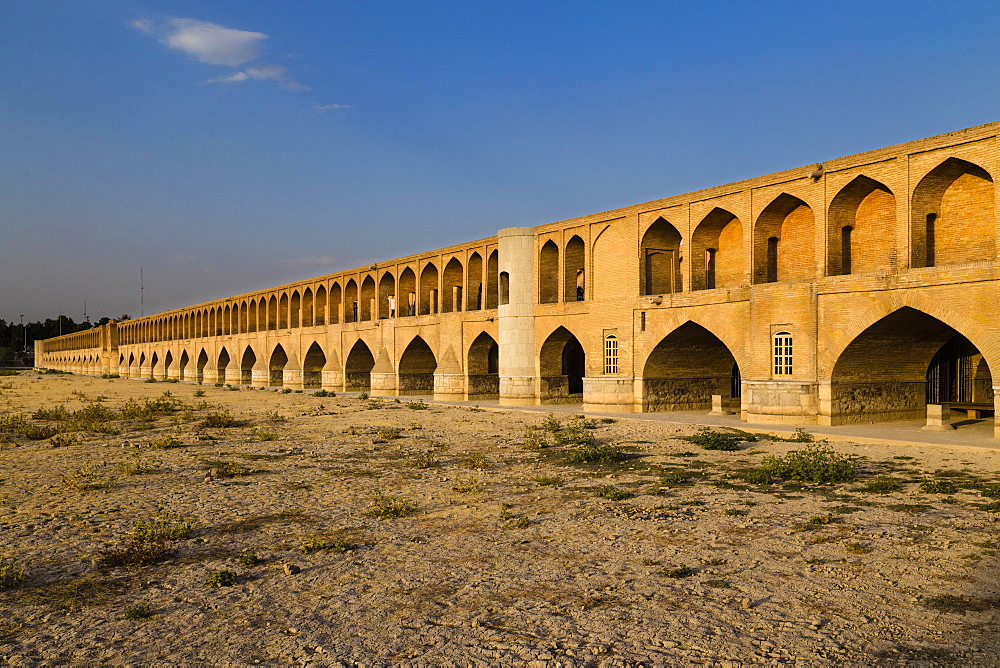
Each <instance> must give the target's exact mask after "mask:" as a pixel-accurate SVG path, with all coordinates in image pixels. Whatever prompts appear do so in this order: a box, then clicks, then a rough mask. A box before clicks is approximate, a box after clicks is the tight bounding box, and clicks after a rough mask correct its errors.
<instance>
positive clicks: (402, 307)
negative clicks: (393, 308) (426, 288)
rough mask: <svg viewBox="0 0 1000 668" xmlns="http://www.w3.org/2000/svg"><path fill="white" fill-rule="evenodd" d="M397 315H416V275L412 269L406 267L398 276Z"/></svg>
mask: <svg viewBox="0 0 1000 668" xmlns="http://www.w3.org/2000/svg"><path fill="white" fill-rule="evenodd" d="M397 309H398V311H399V315H406V316H410V315H416V314H417V275H416V273H415V272H414V271H413V268H412V267H407V268H406V269H404V270H403V273H401V274H400V275H399V304H398V306H397Z"/></svg>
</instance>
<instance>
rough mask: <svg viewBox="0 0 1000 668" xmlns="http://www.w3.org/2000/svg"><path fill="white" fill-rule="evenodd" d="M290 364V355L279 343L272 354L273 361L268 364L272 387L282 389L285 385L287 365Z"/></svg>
mask: <svg viewBox="0 0 1000 668" xmlns="http://www.w3.org/2000/svg"><path fill="white" fill-rule="evenodd" d="M286 364H288V355H287V354H285V349H284V348H282V347H281V344H280V343H279V344H278V345H276V346H275V347H274V351H272V352H271V359H270V360H269V361H268V363H267V369H268V378H269V381H270V385H271V386H272V387H282V386H284V384H285V365H286Z"/></svg>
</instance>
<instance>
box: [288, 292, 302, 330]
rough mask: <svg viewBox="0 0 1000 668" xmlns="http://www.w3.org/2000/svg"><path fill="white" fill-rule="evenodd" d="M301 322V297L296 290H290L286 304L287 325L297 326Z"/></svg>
mask: <svg viewBox="0 0 1000 668" xmlns="http://www.w3.org/2000/svg"><path fill="white" fill-rule="evenodd" d="M301 324H302V297H301V296H300V295H299V291H298V290H293V291H292V296H291V298H290V299H289V304H288V326H289V327H291V328H293V329H294V328H297V327H299V326H301Z"/></svg>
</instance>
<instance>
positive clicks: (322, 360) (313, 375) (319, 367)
mask: <svg viewBox="0 0 1000 668" xmlns="http://www.w3.org/2000/svg"><path fill="white" fill-rule="evenodd" d="M325 366H326V355H325V354H324V353H323V348H321V347H320V345H319V343H317V342H315V341H313V343H312V345H310V346H309V349H308V350H307V351H306V356H305V358H304V359H303V360H302V387H303V388H304V389H307V390H309V389H318V388H320V387H322V386H323V367H325Z"/></svg>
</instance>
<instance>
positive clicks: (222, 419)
mask: <svg viewBox="0 0 1000 668" xmlns="http://www.w3.org/2000/svg"><path fill="white" fill-rule="evenodd" d="M245 425H246V421H245V420H237V419H236V418H234V417H233V416H232V415H231V414H230V413H229V411H228V410H226V409H224V408H223V409H219V410H216V411H212V412H211V413H209V414H208V415H206V416H205V419H204V420H202V422H201V426H202V427H209V428H213V429H227V428H230V427H243V426H245Z"/></svg>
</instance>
